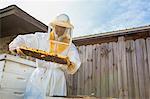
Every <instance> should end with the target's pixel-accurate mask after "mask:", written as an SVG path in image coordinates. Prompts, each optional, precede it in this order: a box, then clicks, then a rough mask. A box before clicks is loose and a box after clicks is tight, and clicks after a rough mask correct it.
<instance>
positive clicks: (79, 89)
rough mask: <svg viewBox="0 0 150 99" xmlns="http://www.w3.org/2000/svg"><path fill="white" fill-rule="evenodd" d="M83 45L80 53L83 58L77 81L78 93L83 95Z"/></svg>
mask: <svg viewBox="0 0 150 99" xmlns="http://www.w3.org/2000/svg"><path fill="white" fill-rule="evenodd" d="M82 51H83V46H79V55H80V60H81V66H80V68H79V70H78V72H77V73H78V77H77V79H78V82H77V95H81V93H82V91H81V88H82V87H81V83H82V79H81V77H82V75H81V72H82V71H83V70H82V69H83V66H82V65H83V63H82V62H83V52H82Z"/></svg>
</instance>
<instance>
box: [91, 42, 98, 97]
mask: <svg viewBox="0 0 150 99" xmlns="http://www.w3.org/2000/svg"><path fill="white" fill-rule="evenodd" d="M96 56H97V55H96V44H95V45H93V46H92V91H91V92H92V95H93V96H96V87H97V86H96V61H97V57H96ZM97 76H98V75H97Z"/></svg>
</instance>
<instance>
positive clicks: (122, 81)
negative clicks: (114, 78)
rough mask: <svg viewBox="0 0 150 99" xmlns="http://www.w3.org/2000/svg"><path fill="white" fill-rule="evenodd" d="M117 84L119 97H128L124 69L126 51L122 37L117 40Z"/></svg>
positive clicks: (125, 71)
mask: <svg viewBox="0 0 150 99" xmlns="http://www.w3.org/2000/svg"><path fill="white" fill-rule="evenodd" d="M118 52H119V53H118V54H119V55H118V67H119V68H118V80H119V82H118V84H119V90H120V92H119V94H120V97H122V98H126V97H128V89H127V69H126V51H125V40H124V37H119V38H118Z"/></svg>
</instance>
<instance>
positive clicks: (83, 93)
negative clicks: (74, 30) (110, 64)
mask: <svg viewBox="0 0 150 99" xmlns="http://www.w3.org/2000/svg"><path fill="white" fill-rule="evenodd" d="M85 57H86V47H85V46H83V59H82V64H83V65H82V70H83V71H82V72H81V76H82V83H81V86H82V89H81V91H82V95H85V91H84V90H85V86H84V85H85V82H84V81H85V65H86V64H85V63H86V58H85Z"/></svg>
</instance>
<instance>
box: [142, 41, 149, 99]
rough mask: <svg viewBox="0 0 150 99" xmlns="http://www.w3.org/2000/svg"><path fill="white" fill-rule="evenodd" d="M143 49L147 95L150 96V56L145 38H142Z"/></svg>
mask: <svg viewBox="0 0 150 99" xmlns="http://www.w3.org/2000/svg"><path fill="white" fill-rule="evenodd" d="M142 51H143V70H144V79H145V83H144V85H145V97H146V98H148V97H149V94H150V93H149V87H150V78H149V71H148V69H149V68H148V56H147V49H146V42H145V39H143V40H142Z"/></svg>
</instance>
